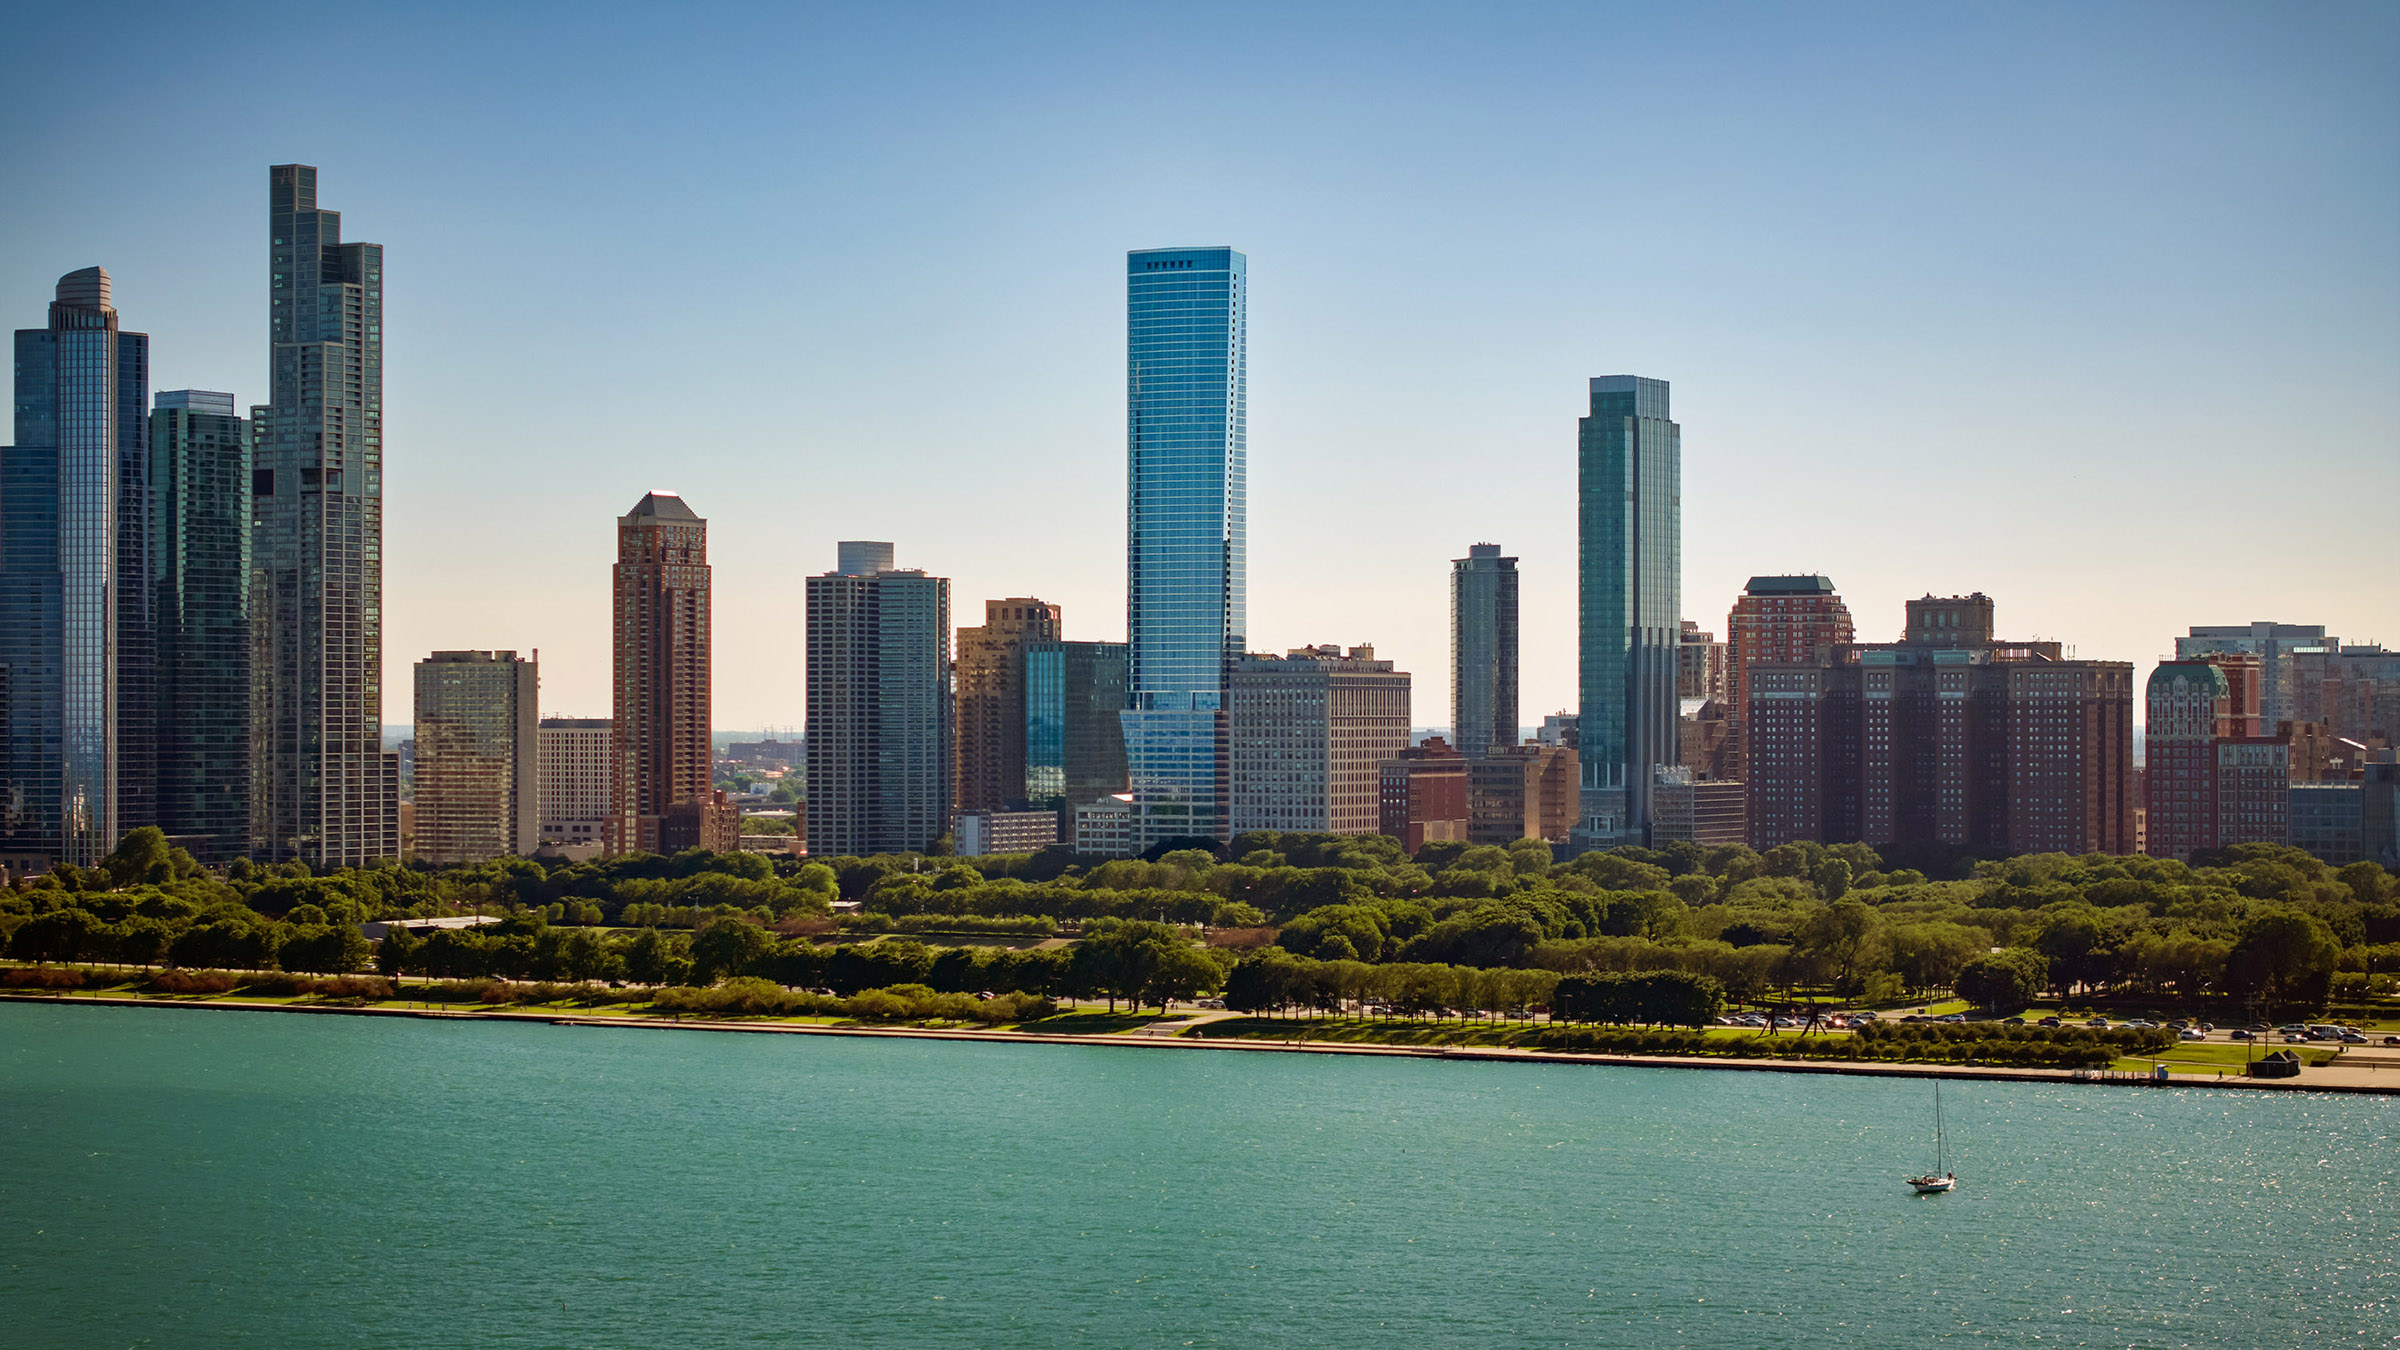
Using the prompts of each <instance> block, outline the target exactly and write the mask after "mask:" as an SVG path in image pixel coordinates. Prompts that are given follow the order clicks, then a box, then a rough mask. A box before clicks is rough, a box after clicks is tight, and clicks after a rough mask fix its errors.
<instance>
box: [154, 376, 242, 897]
mask: <svg viewBox="0 0 2400 1350" xmlns="http://www.w3.org/2000/svg"><path fill="white" fill-rule="evenodd" d="M233 408H234V404H233V395H231V394H223V393H214V392H211V391H209V390H205V389H176V390H170V391H167V392H164V393H161V394H160V395H159V396H158V406H157V407H156V409H155V410H153V411H152V412H151V414H150V495H151V502H150V512H151V514H150V522H151V523H150V537H151V541H152V551H151V560H150V562H151V571H150V578H151V587H150V592H151V603H152V604H153V605H154V606H156V619H157V634H158V642H157V670H158V826H159V828H160V829H162V830H165V831H166V832H167V834H168V835H169V837H171V838H173V839H174V840H175V842H177V843H178V844H181V845H183V846H184V847H185V848H188V849H190V850H191V852H192V856H193V857H195V858H198V859H199V860H200V861H202V862H207V863H224V862H231V861H232V860H234V859H235V858H238V857H241V856H243V855H244V854H247V853H248V852H249V851H250V481H251V480H250V424H249V423H248V422H245V421H243V420H242V419H241V418H239V417H236V416H235V415H234V411H233Z"/></svg>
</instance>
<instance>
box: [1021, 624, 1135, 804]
mask: <svg viewBox="0 0 2400 1350" xmlns="http://www.w3.org/2000/svg"><path fill="white" fill-rule="evenodd" d="M1124 710H1125V644H1124V643H1122V642H1036V643H1033V644H1031V645H1029V646H1028V647H1026V649H1025V786H1024V793H1025V797H1026V800H1028V801H1030V802H1031V803H1032V804H1033V805H1034V806H1036V807H1038V808H1041V809H1043V810H1048V811H1058V812H1062V813H1064V812H1067V811H1070V810H1072V809H1074V808H1075V807H1078V806H1082V805H1085V804H1088V803H1090V802H1096V801H1098V800H1100V799H1101V798H1102V797H1113V796H1115V795H1116V794H1118V793H1120V792H1123V791H1125V788H1126V782H1127V780H1126V774H1125V721H1124V719H1123V718H1122V717H1120V716H1119V714H1120V713H1122V712H1123V711H1124ZM1061 820H1062V822H1063V821H1064V820H1065V817H1064V815H1063V814H1062V816H1061ZM1071 828H1072V827H1071V826H1069V827H1067V829H1071ZM1067 829H1062V831H1061V833H1062V835H1063V834H1065V833H1066V832H1067Z"/></svg>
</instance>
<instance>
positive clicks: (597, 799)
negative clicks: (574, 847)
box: [534, 717, 616, 846]
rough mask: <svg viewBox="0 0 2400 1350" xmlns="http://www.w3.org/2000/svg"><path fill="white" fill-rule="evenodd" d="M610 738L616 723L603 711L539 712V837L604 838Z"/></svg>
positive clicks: (560, 840) (565, 840)
mask: <svg viewBox="0 0 2400 1350" xmlns="http://www.w3.org/2000/svg"><path fill="white" fill-rule="evenodd" d="M615 739H616V723H614V722H612V721H610V720H609V719H607V718H605V717H545V718H543V719H542V720H541V722H540V723H539V724H538V725H537V726H536V727H535V728H534V740H535V742H536V754H535V756H534V760H535V766H534V767H535V772H536V773H537V774H539V775H540V779H541V791H540V793H539V794H538V800H539V802H540V804H541V810H540V816H541V820H540V826H539V833H540V835H541V841H542V842H543V843H545V844H591V845H595V846H597V845H599V844H601V843H603V842H604V841H605V840H606V838H607V833H608V789H609V783H610V780H611V767H610V766H611V758H610V754H609V747H610V745H611V743H612V742H613V741H614V740H615Z"/></svg>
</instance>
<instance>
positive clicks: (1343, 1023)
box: [1183, 1017, 1529, 1045]
mask: <svg viewBox="0 0 2400 1350" xmlns="http://www.w3.org/2000/svg"><path fill="white" fill-rule="evenodd" d="M1528 1029H1529V1028H1528V1027H1527V1026H1526V1025H1524V1024H1513V1025H1512V1024H1510V1023H1507V1022H1464V1023H1461V1022H1413V1021H1395V1022H1375V1021H1366V1022H1354V1021H1349V1020H1345V1019H1328V1018H1293V1017H1227V1018H1223V1019H1220V1020H1218V1021H1215V1022H1204V1023H1202V1024H1201V1025H1199V1026H1196V1027H1193V1028H1192V1029H1190V1030H1189V1031H1186V1032H1184V1033H1183V1034H1184V1035H1186V1036H1190V1037H1194V1038H1203V1037H1207V1038H1216V1039H1223V1040H1244V1041H1337V1042H1342V1043H1345V1044H1352V1045H1515V1044H1517V1042H1518V1040H1519V1038H1521V1037H1522V1036H1523V1035H1524V1034H1525V1032H1526V1031H1527V1030H1528Z"/></svg>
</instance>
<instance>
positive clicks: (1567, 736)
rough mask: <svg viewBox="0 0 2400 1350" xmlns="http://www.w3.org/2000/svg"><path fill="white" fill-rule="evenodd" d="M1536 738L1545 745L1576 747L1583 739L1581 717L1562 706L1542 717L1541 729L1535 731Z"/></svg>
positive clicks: (1571, 748) (1570, 748)
mask: <svg viewBox="0 0 2400 1350" xmlns="http://www.w3.org/2000/svg"><path fill="white" fill-rule="evenodd" d="M1534 739H1535V740H1537V741H1539V742H1541V743H1542V744H1543V745H1557V746H1564V747H1565V748H1567V749H1569V750H1573V749H1576V748H1578V745H1579V743H1580V742H1581V741H1582V740H1583V731H1582V725H1581V718H1580V717H1579V716H1578V715H1577V714H1575V713H1571V712H1568V711H1566V710H1565V709H1563V708H1562V709H1560V710H1559V711H1557V712H1554V713H1551V714H1550V715H1548V716H1547V717H1544V718H1543V719H1542V726H1541V730H1539V731H1537V732H1535V733H1534Z"/></svg>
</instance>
